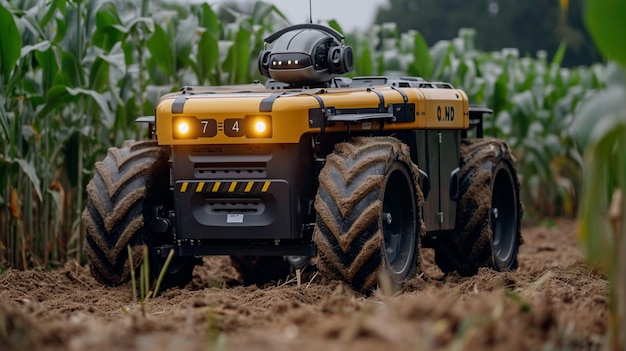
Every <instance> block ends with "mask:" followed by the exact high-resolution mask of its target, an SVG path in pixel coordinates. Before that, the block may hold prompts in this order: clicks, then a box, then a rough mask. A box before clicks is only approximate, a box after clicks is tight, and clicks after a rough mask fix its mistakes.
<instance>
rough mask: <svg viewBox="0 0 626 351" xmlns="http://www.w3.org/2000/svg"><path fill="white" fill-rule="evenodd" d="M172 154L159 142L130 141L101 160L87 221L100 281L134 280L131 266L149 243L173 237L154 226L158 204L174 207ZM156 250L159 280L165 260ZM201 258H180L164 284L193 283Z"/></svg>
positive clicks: (90, 188)
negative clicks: (169, 161)
mask: <svg viewBox="0 0 626 351" xmlns="http://www.w3.org/2000/svg"><path fill="white" fill-rule="evenodd" d="M167 159H168V153H167V151H166V150H164V149H163V148H161V147H160V146H159V145H157V143H156V141H152V140H149V141H139V142H134V141H129V142H126V143H124V145H123V146H122V147H121V148H110V149H109V151H108V153H107V156H106V157H105V158H104V160H103V161H101V162H97V163H96V166H95V171H94V176H93V178H92V179H91V180H90V181H89V184H87V207H86V208H85V210H84V211H83V215H82V220H83V224H84V225H85V228H86V232H87V233H86V238H85V245H84V251H85V255H86V256H87V258H88V260H89V262H90V270H91V274H92V275H93V276H94V278H96V280H98V281H99V282H100V283H102V284H105V285H111V286H115V285H120V284H123V283H125V282H127V281H129V279H130V272H131V270H135V269H137V268H138V267H139V266H140V265H141V263H142V260H143V247H144V245H147V246H148V247H149V248H150V247H153V246H155V245H158V244H163V243H164V242H162V241H167V238H166V237H167V235H165V234H163V233H162V234H160V235H161V237H157V236H155V235H153V233H152V232H151V230H150V226H149V225H148V223H149V222H151V219H152V218H153V217H154V216H155V214H156V209H157V208H168V207H171V206H172V197H171V193H170V192H169V171H168V168H167ZM163 236H165V237H163ZM127 247H130V249H131V254H132V256H133V264H134V266H133V267H131V266H130V263H129V257H128V249H127ZM150 252H151V254H150V255H149V261H150V262H149V265H150V275H151V277H152V278H153V279H154V278H156V277H157V276H158V275H159V273H160V271H161V269H162V268H163V265H164V263H165V259H163V258H161V257H158V256H157V255H155V254H152V250H150ZM196 263H197V259H195V258H193V257H174V259H173V260H172V262H171V264H170V266H169V268H168V270H167V271H166V272H165V276H164V281H163V283H162V286H163V287H164V288H165V287H170V286H184V285H185V284H187V283H188V282H190V281H191V275H192V272H193V268H194V266H195V264H196Z"/></svg>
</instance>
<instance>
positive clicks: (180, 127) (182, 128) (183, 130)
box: [178, 121, 189, 135]
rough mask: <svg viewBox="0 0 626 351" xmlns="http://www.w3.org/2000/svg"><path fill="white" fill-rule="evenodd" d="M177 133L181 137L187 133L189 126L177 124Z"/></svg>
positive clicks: (181, 123)
mask: <svg viewBox="0 0 626 351" xmlns="http://www.w3.org/2000/svg"><path fill="white" fill-rule="evenodd" d="M178 132H179V133H180V134H182V135H185V134H187V133H189V124H188V123H187V122H184V121H183V122H180V123H178Z"/></svg>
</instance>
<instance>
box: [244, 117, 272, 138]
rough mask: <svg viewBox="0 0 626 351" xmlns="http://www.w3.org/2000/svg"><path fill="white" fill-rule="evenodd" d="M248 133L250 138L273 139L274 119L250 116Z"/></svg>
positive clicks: (248, 118)
mask: <svg viewBox="0 0 626 351" xmlns="http://www.w3.org/2000/svg"><path fill="white" fill-rule="evenodd" d="M246 119H247V125H248V128H247V133H246V136H247V137H248V138H271V137H272V117H271V116H248V117H246Z"/></svg>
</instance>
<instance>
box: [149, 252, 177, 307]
mask: <svg viewBox="0 0 626 351" xmlns="http://www.w3.org/2000/svg"><path fill="white" fill-rule="evenodd" d="M173 258H174V249H170V253H169V254H167V258H166V259H165V264H164V265H163V268H161V272H159V278H158V279H157V282H156V286H155V287H154V296H157V295H158V294H159V288H160V287H161V282H162V281H163V277H164V276H165V272H167V268H168V267H169V266H170V263H171V262H172V259H173Z"/></svg>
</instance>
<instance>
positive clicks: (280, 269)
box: [230, 256, 291, 285]
mask: <svg viewBox="0 0 626 351" xmlns="http://www.w3.org/2000/svg"><path fill="white" fill-rule="evenodd" d="M230 260H231V262H232V264H233V267H234V268H235V270H236V271H237V272H238V273H239V276H240V278H241V281H242V283H243V284H244V285H262V284H265V283H268V282H270V281H273V280H279V279H285V278H286V277H287V276H288V275H289V273H290V272H291V265H290V264H289V262H287V260H286V259H285V258H284V257H282V256H230Z"/></svg>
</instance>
